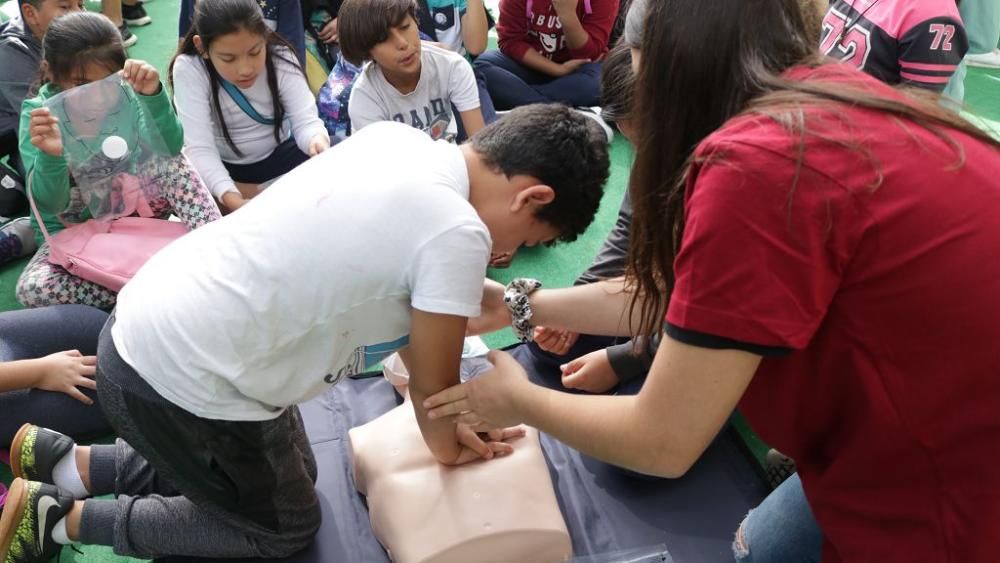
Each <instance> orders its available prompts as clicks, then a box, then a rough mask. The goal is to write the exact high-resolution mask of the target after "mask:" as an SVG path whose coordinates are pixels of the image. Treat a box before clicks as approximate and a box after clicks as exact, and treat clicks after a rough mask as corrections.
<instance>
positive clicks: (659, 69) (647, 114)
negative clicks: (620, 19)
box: [626, 0, 1000, 335]
mask: <svg viewBox="0 0 1000 563" xmlns="http://www.w3.org/2000/svg"><path fill="white" fill-rule="evenodd" d="M800 1H801V0H739V1H735V2H734V1H733V0H649V1H646V2H641V1H636V2H635V3H636V4H645V5H646V6H648V8H647V10H648V11H647V12H646V14H645V17H644V18H643V19H644V29H643V30H642V31H641V41H642V43H641V49H640V50H641V61H640V68H639V73H638V76H637V91H636V108H635V114H634V115H635V120H634V121H635V123H636V124H637V125H638V142H637V146H638V149H637V152H636V161H635V165H634V167H633V171H632V176H631V186H630V190H631V192H632V201H633V204H634V206H635V210H634V217H633V223H632V236H631V247H630V250H629V260H628V262H629V264H628V274H627V278H628V283H629V284H630V285H631V289H632V290H633V299H632V304H631V310H632V311H631V312H632V314H633V317H632V318H635V313H636V312H637V311H636V309H637V308H638V309H639V312H640V316H639V327H638V331H639V333H640V334H646V335H651V334H654V333H656V332H658V331H659V330H660V328H661V326H662V322H663V314H664V312H665V311H666V308H667V304H668V302H669V298H670V297H669V296H670V292H671V291H672V290H673V287H674V281H675V280H674V258H675V256H676V254H677V251H678V250H679V247H680V242H681V238H682V236H683V233H684V180H685V175H686V172H687V170H688V166H689V159H690V157H691V154H692V152H693V151H694V148H695V147H696V146H697V145H698V144H699V143H700V142H701V141H702V140H703V139H704V138H705V137H706V136H708V135H709V134H710V133H712V132H713V131H715V130H716V129H718V128H719V127H721V126H722V125H723V124H724V123H725V122H726V121H727V120H729V119H730V118H732V117H734V116H736V115H737V114H740V113H743V112H752V113H756V114H758V115H762V116H766V117H768V118H770V119H774V120H775V121H777V122H778V123H781V124H783V125H784V126H786V127H788V128H789V129H790V130H791V131H792V132H793V134H795V135H796V136H797V137H798V138H800V139H801V138H804V136H805V135H809V134H810V132H809V131H808V130H807V128H806V126H805V121H806V120H805V114H804V111H805V110H804V108H807V107H826V108H829V109H831V110H832V111H836V107H835V106H837V105H841V104H845V105H848V106H851V107H862V108H869V109H874V110H877V111H883V112H885V113H887V114H890V115H892V116H894V117H896V118H899V119H902V120H905V121H909V122H912V123H915V124H916V125H919V126H922V127H925V128H927V129H929V130H930V131H932V132H933V133H935V134H936V135H938V136H940V137H942V138H944V139H945V140H948V141H949V142H950V143H951V145H952V146H953V147H955V148H956V151H957V153H958V154H959V158H960V160H961V159H962V153H961V148H960V146H959V145H958V144H957V142H954V141H952V140H950V138H949V137H948V132H949V131H951V132H955V131H960V132H962V133H966V134H968V135H970V136H972V137H974V138H976V139H979V140H982V141H983V142H987V143H991V144H993V145H994V146H998V147H1000V143H998V142H997V141H995V140H993V139H992V138H991V137H990V136H989V135H987V134H986V133H985V132H983V131H981V130H980V129H978V128H976V127H975V126H974V125H972V124H971V123H969V122H968V121H966V120H964V119H963V118H962V117H960V116H959V115H958V114H957V113H954V112H952V111H950V110H947V109H944V108H942V107H941V106H940V104H939V103H938V99H937V98H936V97H935V96H927V95H926V94H922V93H919V92H915V91H914V92H912V95H911V98H912V99H910V100H907V101H905V102H904V101H899V100H893V99H888V98H885V97H880V96H877V95H874V94H871V93H865V92H861V91H859V90H858V89H857V88H851V87H850V86H842V85H841V86H838V85H833V84H830V83H823V84H816V83H808V82H796V81H790V80H785V79H782V78H781V77H780V74H781V73H782V72H783V71H785V70H786V69H788V68H789V67H792V66H794V65H797V64H807V65H812V66H815V65H819V64H840V63H833V62H830V61H827V62H824V61H821V60H820V58H819V56H818V54H817V53H816V49H815V44H816V41H815V37H814V35H815V34H814V33H813V32H810V31H809V29H810V28H809V26H808V25H806V23H805V22H804V20H803V14H802V11H801V10H800ZM631 19H632V18H631V14H630V20H631ZM631 24H632V22H631V21H630V22H629V25H631ZM628 35H629V33H628V31H627V32H626V37H628ZM632 46H633V47H639V45H634V44H633V45H632ZM800 146H803V145H800ZM799 154H800V161H801V151H800V153H799ZM800 163H801V162H800ZM794 189H795V186H791V187H790V190H792V191H794Z"/></svg>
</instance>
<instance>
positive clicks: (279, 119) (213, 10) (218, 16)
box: [167, 0, 305, 156]
mask: <svg viewBox="0 0 1000 563" xmlns="http://www.w3.org/2000/svg"><path fill="white" fill-rule="evenodd" d="M240 30H246V31H247V32H249V33H252V34H254V35H259V36H261V37H263V38H265V40H266V49H267V55H266V58H265V67H266V68H267V89H268V91H269V92H270V93H271V111H272V115H273V116H274V117H273V119H274V125H273V127H272V128H273V130H274V140H275V142H276V143H278V144H281V142H282V141H283V139H282V138H281V130H282V127H283V125H284V120H285V113H286V112H285V106H284V104H282V102H281V92H280V91H279V89H278V73H277V72H275V63H274V61H275V59H281V60H282V61H284V62H285V63H288V64H289V65H291V66H293V67H295V68H296V69H297V70H298V71H299V72H301V73H302V76H305V71H304V70H303V69H302V65H300V64H299V62H298V61H297V60H293V59H290V58H288V57H285V56H282V55H281V53H280V51H279V49H280V48H282V47H284V49H283V50H287V51H286V52H288V53H293V52H295V49H294V48H293V47H292V46H291V44H290V43H288V41H286V40H285V39H284V38H282V37H281V36H280V35H278V34H277V33H275V32H273V31H271V29H270V28H269V27H267V24H266V23H265V22H264V14H263V12H261V9H260V6H258V5H257V2H255V1H254V0H209V1H203V2H198V3H197V4H195V10H194V18H193V21H192V22H191V28H190V29H189V30H188V32H187V35H185V36H184V39H182V40H181V44H180V46H179V47H178V49H177V53H176V54H175V55H174V58H173V59H171V61H170V67H169V69H168V71H167V74H168V83H169V85H170V91H171V92H173V91H174V63H176V62H177V57H179V56H181V55H194V56H196V57H198V59H199V60H200V61H201V62H202V64H204V65H205V69H206V70H207V71H208V80H209V85H210V88H211V90H212V108H213V109H214V110H215V115H216V117H217V118H218V120H219V126H220V127H221V128H222V136H223V137H225V139H226V144H227V145H229V148H231V149H233V152H234V153H235V154H236V155H237V156H243V153H242V152H241V151H240V149H239V147H237V146H236V143H235V142H233V138H232V137H231V136H230V134H229V127H228V126H227V125H226V118H225V117H224V116H223V115H222V106H221V104H220V103H219V88H220V86H221V84H222V82H221V80H222V77H221V76H219V72H218V71H217V70H216V69H215V65H214V64H212V61H211V59H208V58H202V57H201V53H200V52H198V48H197V47H196V46H195V44H194V37H195V35H197V36H198V37H200V38H201V43H202V46H203V48H204V49H205V52H206V53H207V52H208V48H209V46H210V45H211V44H212V42H213V41H215V40H216V39H218V38H219V37H222V36H223V35H228V34H230V33H236V32H238V31H240Z"/></svg>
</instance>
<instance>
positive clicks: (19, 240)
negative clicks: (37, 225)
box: [0, 217, 38, 264]
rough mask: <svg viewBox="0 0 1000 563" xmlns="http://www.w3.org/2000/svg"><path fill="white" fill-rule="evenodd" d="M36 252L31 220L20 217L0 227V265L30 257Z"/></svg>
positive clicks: (36, 246)
mask: <svg viewBox="0 0 1000 563" xmlns="http://www.w3.org/2000/svg"><path fill="white" fill-rule="evenodd" d="M36 250H38V245H37V244H35V229H32V228H31V219H29V218H28V217H21V218H20V219H14V220H13V221H10V222H8V223H6V224H5V225H3V226H2V227H0V264H2V263H4V262H6V261H8V260H14V259H17V258H23V257H25V256H30V255H32V254H34V253H35V251H36Z"/></svg>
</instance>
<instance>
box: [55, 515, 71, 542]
mask: <svg viewBox="0 0 1000 563" xmlns="http://www.w3.org/2000/svg"><path fill="white" fill-rule="evenodd" d="M52 541H54V542H56V543H58V544H62V545H69V544H71V543H73V542H72V541H71V540H70V539H69V535H68V534H67V533H66V517H65V516H63V517H62V518H60V519H59V521H58V522H56V525H55V527H54V528H52Z"/></svg>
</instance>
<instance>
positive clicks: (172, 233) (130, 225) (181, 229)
mask: <svg viewBox="0 0 1000 563" xmlns="http://www.w3.org/2000/svg"><path fill="white" fill-rule="evenodd" d="M113 186H114V187H115V188H118V189H120V193H121V197H122V202H123V203H124V209H123V212H122V213H120V214H119V216H117V217H112V218H102V219H90V220H87V221H84V222H83V223H79V224H74V225H67V226H66V228H65V229H63V230H62V231H60V232H58V233H56V234H54V235H49V231H48V229H46V228H45V222H44V221H42V217H41V214H40V213H38V208H37V207H35V199H34V198H33V197H31V182H30V180H29V182H28V190H27V191H28V201H29V202H31V210H32V212H34V214H35V219H36V220H37V221H38V227H39V228H40V229H41V230H42V236H44V237H45V241H46V242H48V243H49V262H50V263H51V264H55V265H57V266H62V267H63V268H65V269H66V271H68V272H69V273H71V274H73V275H75V276H77V277H79V278H81V279H85V280H87V281H92V282H94V283H96V284H99V285H102V286H104V287H106V288H108V289H110V290H112V291H116V292H117V291H121V289H122V287H124V286H125V284H126V283H128V281H129V280H130V279H132V276H134V275H135V273H136V272H138V271H139V268H141V267H142V265H143V264H145V263H146V261H147V260H149V259H150V257H152V256H153V255H154V254H156V253H157V252H158V251H160V249H162V248H163V247H165V246H167V245H168V244H170V243H171V242H172V241H174V240H176V239H178V238H180V237H181V236H182V235H184V234H185V233H187V232H188V229H187V226H186V225H184V223H178V222H175V221H167V220H165V219H156V218H154V217H153V211H152V210H151V209H150V207H149V203H148V202H147V201H146V197H145V195H143V193H142V190H141V188H140V187H139V180H138V178H136V177H135V176H130V175H127V174H121V175H119V176H118V177H117V178H115V180H114V184H113ZM133 212H138V214H139V217H127V215H131V214H132V213H133Z"/></svg>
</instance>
